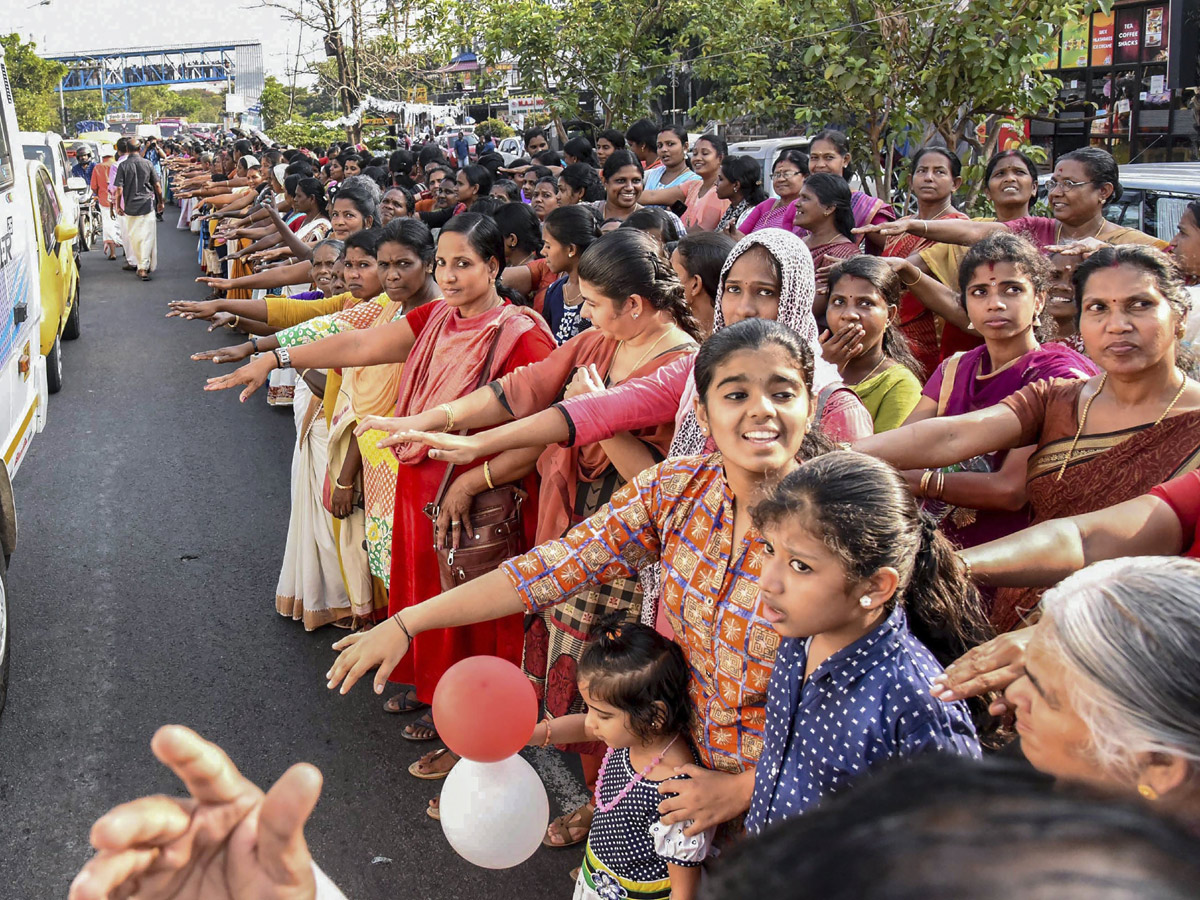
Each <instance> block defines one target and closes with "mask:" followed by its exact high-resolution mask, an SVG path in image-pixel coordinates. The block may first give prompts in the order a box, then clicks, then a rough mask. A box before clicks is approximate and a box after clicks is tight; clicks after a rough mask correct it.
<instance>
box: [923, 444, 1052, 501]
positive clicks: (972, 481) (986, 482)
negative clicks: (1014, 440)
mask: <svg viewBox="0 0 1200 900" xmlns="http://www.w3.org/2000/svg"><path fill="white" fill-rule="evenodd" d="M1036 449H1037V448H1036V447H1022V448H1020V449H1019V450H1013V451H1011V452H1009V453H1008V454H1007V455H1006V456H1005V457H1004V463H1003V464H1002V465H1001V466H1000V468H999V469H997V470H996V471H995V472H944V473H942V475H940V476H939V481H940V484H941V488H942V490H941V492H940V493H939V494H938V496H937V499H938V500H942V501H944V502H946V503H949V504H952V505H953V506H962V507H965V508H967V509H996V510H1004V511H1007V512H1016V511H1017V510H1019V509H1023V508H1024V507H1025V504H1026V503H1027V502H1029V493H1028V491H1027V489H1026V479H1027V477H1028V467H1029V457H1031V456H1033V452H1034V450H1036ZM924 475H925V470H924V469H910V470H909V471H907V472H905V473H904V476H905V478H906V479H907V481H908V483H909V487H910V488H912V490H913V493H914V494H916V495H917V496H918V497H919V496H921V494H920V493H919V490H920V483H921V481H922V480H923V479H924ZM931 482H932V479H931ZM928 484H929V483H927V487H928Z"/></svg>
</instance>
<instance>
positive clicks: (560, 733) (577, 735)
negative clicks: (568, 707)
mask: <svg viewBox="0 0 1200 900" xmlns="http://www.w3.org/2000/svg"><path fill="white" fill-rule="evenodd" d="M586 723H587V713H573V714H572V715H569V716H555V717H554V718H553V719H551V720H550V723H549V724H548V725H547V723H546V722H545V721H544V720H543V721H541V722H538V723H537V725H535V726H534V729H533V736H532V737H530V738H529V743H528V744H527V746H529V747H541V746H543V745H545V744H546V743H551V744H560V745H561V744H586V743H588V742H590V741H594V740H595V739H596V738H595V735H593V734H591V733H590V732H589V731H588V730H587V724H586Z"/></svg>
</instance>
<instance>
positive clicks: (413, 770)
mask: <svg viewBox="0 0 1200 900" xmlns="http://www.w3.org/2000/svg"><path fill="white" fill-rule="evenodd" d="M449 752H450V749H449V748H448V747H443V748H442V749H441V750H434V751H433V752H432V753H427V754H425V756H422V757H421V759H418V760H417V761H416V762H415V763H413V764H412V765H411V766H409V767H408V774H409V775H411V776H412V777H413V778H420V779H421V780H422V781H441V780H442V779H443V778H445V777H446V776H447V775H449V774H450V769H447V770H446V771H445V772H433V773H426V772H422V771H421V763H422V762H423V761H424V760H426V759H427V760H429V762H430V764H432V763H435V762H437V761H438V760H439V759H441V758H442V757H443V756H445V755H446V754H447V753H449ZM455 762H458V760H457V759H455ZM450 768H451V769H452V768H454V767H453V766H451V767H450Z"/></svg>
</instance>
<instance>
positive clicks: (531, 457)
mask: <svg viewBox="0 0 1200 900" xmlns="http://www.w3.org/2000/svg"><path fill="white" fill-rule="evenodd" d="M541 455H542V448H540V447H526V448H523V449H521V450H508V451H506V452H504V453H501V454H500V455H499V456H497V457H495V458H494V459H491V460H489V461H488V463H487V472H486V473H485V472H484V469H483V466H475V467H474V468H472V469H468V470H467V471H465V472H463V473H462V474H461V475H459V476H458V477H457V478H455V479H454V481H453V482H451V484H450V487H449V488H447V489H446V496H445V498H444V499H443V500H442V503H441V506H440V507H439V508H438V517H437V520H436V521H435V522H434V523H433V535H434V537H433V546H434V547H435V548H436V549H439V550H441V549H445V548H449V547H453V548H455V549H458V541H459V537H460V535H461V534H462V530H465V531H466V533H467V534H470V533H472V531H473V525H472V524H471V503H472V502H473V501H474V499H475V497H476V496H477V495H478V494H482V493H483V492H484V491H486V490H489V488H488V484H487V477H488V475H490V476H491V478H492V484H493V485H500V484H511V483H512V482H514V481H518V480H520V479H522V478H524V477H525V476H526V475H528V474H529V473H530V472H532V471H533V467H534V466H535V465H537V460H538V457H539V456H541ZM455 522H457V523H459V527H458V528H455V527H454V523H455Z"/></svg>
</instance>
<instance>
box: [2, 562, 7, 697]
mask: <svg viewBox="0 0 1200 900" xmlns="http://www.w3.org/2000/svg"><path fill="white" fill-rule="evenodd" d="M7 570H8V565H7V561H6V560H5V559H4V555H3V554H0V712H3V711H4V701H5V700H6V699H7V698H8V571H7Z"/></svg>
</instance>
